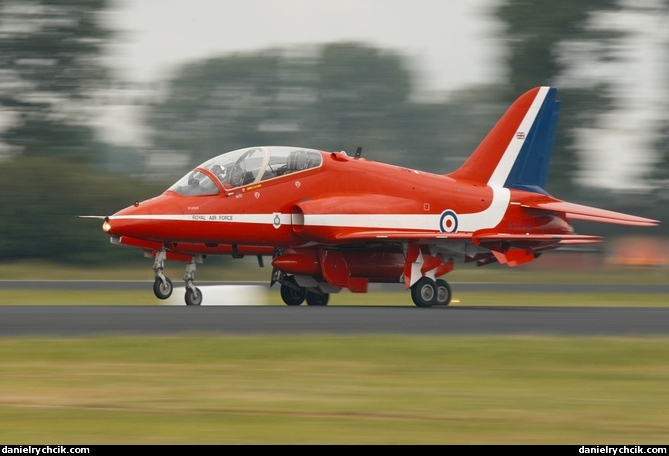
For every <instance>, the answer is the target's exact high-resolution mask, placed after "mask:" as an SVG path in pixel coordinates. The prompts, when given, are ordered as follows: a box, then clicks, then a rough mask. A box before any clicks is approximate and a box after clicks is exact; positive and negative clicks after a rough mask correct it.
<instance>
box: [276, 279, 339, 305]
mask: <svg viewBox="0 0 669 456" xmlns="http://www.w3.org/2000/svg"><path fill="white" fill-rule="evenodd" d="M281 299H283V302H285V303H286V304H287V305H289V306H299V305H301V304H302V303H303V302H304V301H305V300H306V301H307V305H308V306H327V304H328V301H329V300H330V294H329V293H323V292H322V291H320V290H311V289H307V288H305V287H301V286H299V285H298V284H297V281H296V280H295V277H293V276H285V277H284V279H283V281H282V282H281Z"/></svg>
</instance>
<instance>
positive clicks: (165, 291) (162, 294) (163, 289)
mask: <svg viewBox="0 0 669 456" xmlns="http://www.w3.org/2000/svg"><path fill="white" fill-rule="evenodd" d="M153 294H155V295H156V298H158V299H167V298H169V297H170V296H171V295H172V281H171V280H170V279H169V278H168V277H165V283H163V281H162V280H160V277H156V281H155V282H153Z"/></svg>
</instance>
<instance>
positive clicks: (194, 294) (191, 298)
mask: <svg viewBox="0 0 669 456" xmlns="http://www.w3.org/2000/svg"><path fill="white" fill-rule="evenodd" d="M194 280H195V258H193V259H192V260H190V262H189V263H188V264H187V265H186V272H185V273H184V282H186V296H185V300H186V305H187V306H199V305H200V304H202V292H201V291H200V289H199V288H197V287H196V286H195V285H194V284H193V282H194Z"/></svg>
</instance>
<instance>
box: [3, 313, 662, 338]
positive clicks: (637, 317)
mask: <svg viewBox="0 0 669 456" xmlns="http://www.w3.org/2000/svg"><path fill="white" fill-rule="evenodd" d="M130 334H133V335H178V334H230V335H263V334H264V335H278V334H282V335H289V334H336V335H351V334H386V335H387V334H397V335H440V336H448V335H550V336H618V337H638V336H666V335H669V308H603V307H590V308H587V307H585V308H584V307H580V308H579V307H443V308H438V307H434V308H428V309H424V308H418V307H415V306H413V305H411V306H407V307H378V306H374V307H364V306H360V307H358V306H332V307H308V306H300V307H289V306H211V307H206V306H202V307H188V306H137V307H134V306H118V307H117V306H0V337H13V336H59V337H81V336H95V335H130Z"/></svg>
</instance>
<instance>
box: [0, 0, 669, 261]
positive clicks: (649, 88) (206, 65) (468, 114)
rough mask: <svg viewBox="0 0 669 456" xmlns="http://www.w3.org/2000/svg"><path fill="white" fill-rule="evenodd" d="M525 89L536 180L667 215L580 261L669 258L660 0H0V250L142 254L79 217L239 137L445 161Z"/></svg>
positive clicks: (665, 21)
mask: <svg viewBox="0 0 669 456" xmlns="http://www.w3.org/2000/svg"><path fill="white" fill-rule="evenodd" d="M538 85H553V86H556V87H557V88H558V99H559V100H561V102H562V104H561V115H560V121H559V124H558V132H557V139H556V144H555V148H554V151H553V159H552V164H551V171H550V176H549V183H548V191H549V192H550V193H551V194H552V195H553V196H556V197H558V198H562V199H567V200H570V201H573V202H577V203H581V204H589V205H594V206H598V207H602V208H606V209H610V210H617V211H623V212H629V213H633V214H636V215H640V216H645V217H651V218H655V219H659V220H661V222H662V223H661V225H660V226H659V227H657V228H652V229H649V228H643V229H641V228H633V227H632V228H629V227H616V226H606V225H597V226H589V225H587V224H585V222H584V224H583V225H579V224H575V228H576V230H577V231H578V232H583V233H587V234H603V235H605V236H608V240H607V243H606V244H605V250H601V251H599V253H598V256H597V259H595V260H592V258H591V259H589V260H588V263H587V264H588V265H590V266H591V265H592V264H591V262H592V261H594V262H595V264H600V262H607V263H613V264H618V265H631V266H635V267H638V266H650V267H667V266H669V259H668V257H669V246H668V242H669V217H668V214H669V0H634V1H632V0H592V1H588V2H583V1H581V0H563V1H561V2H555V1H553V0H535V1H530V0H472V1H468V2H443V1H441V0H413V1H411V2H406V1H404V0H383V1H381V0H355V1H353V0H340V1H338V2H324V1H323V2H313V1H306V0H275V1H272V0H245V1H244V2H232V1H226V2H221V1H216V0H191V1H188V2H185V1H178V0H87V1H80V0H0V261H1V262H15V261H22V260H45V261H53V262H58V263H66V264H72V265H94V264H106V265H108V264H110V263H114V262H124V261H135V260H137V261H146V260H142V258H141V255H139V254H138V252H136V251H134V249H123V248H114V247H111V246H110V245H109V243H108V241H107V236H106V235H105V234H104V233H103V232H102V230H101V229H100V226H99V223H98V221H90V220H82V219H78V218H77V216H78V215H109V214H112V213H114V212H116V211H117V210H119V209H121V208H123V207H126V206H128V205H131V204H132V203H133V202H134V201H135V200H142V199H145V198H148V197H150V196H154V195H156V194H159V193H161V192H162V191H163V190H164V189H165V188H167V187H168V186H169V185H170V184H172V183H173V182H174V181H175V180H177V179H178V178H179V177H181V176H182V175H183V174H185V173H186V172H187V171H188V170H189V169H191V168H193V167H194V166H196V165H197V164H199V163H201V162H203V161H205V160H207V159H209V158H210V157H212V156H215V155H218V154H221V153H223V152H226V151H230V150H234V149H237V148H241V147H248V146H253V145H268V144H269V145H295V146H304V147H311V148H316V149H321V150H346V151H349V152H351V151H355V149H356V148H357V147H358V146H361V147H363V155H364V156H365V157H366V158H368V159H372V160H377V161H384V162H389V163H392V164H396V165H402V166H408V167H412V168H416V169H421V170H425V171H430V172H435V173H447V172H450V171H453V170H455V169H457V168H458V167H459V166H460V165H461V164H462V162H463V161H464V160H465V158H466V157H467V156H469V154H470V153H471V152H472V151H473V150H474V148H475V147H476V146H477V145H478V143H479V142H480V141H481V140H482V139H483V137H484V136H485V134H486V133H487V132H488V131H489V129H490V128H491V127H492V126H493V125H494V123H495V122H496V120H497V119H498V118H499V117H500V116H501V115H502V114H503V112H504V111H505V110H506V108H507V107H508V105H509V104H510V103H511V102H513V100H515V99H516V98H517V97H518V96H519V95H521V94H522V93H524V92H525V91H527V90H529V89H530V88H532V87H535V86H538ZM572 258H573V257H572ZM569 261H570V262H571V265H570V266H569V267H573V262H574V260H573V259H572V260H569ZM577 261H581V260H577ZM558 263H559V262H558ZM556 264H557V263H556ZM581 264H584V263H583V262H581ZM147 269H149V268H148V265H147Z"/></svg>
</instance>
